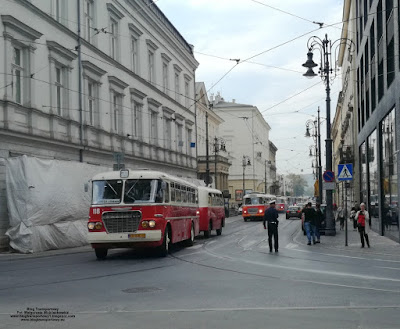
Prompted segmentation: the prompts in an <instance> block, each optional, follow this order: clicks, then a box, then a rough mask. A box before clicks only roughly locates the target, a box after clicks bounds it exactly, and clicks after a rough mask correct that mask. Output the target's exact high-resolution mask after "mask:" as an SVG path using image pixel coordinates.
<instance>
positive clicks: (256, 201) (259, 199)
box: [242, 192, 275, 222]
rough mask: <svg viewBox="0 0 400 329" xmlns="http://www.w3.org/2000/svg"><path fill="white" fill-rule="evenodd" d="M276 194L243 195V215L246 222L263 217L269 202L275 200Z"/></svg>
mask: <svg viewBox="0 0 400 329" xmlns="http://www.w3.org/2000/svg"><path fill="white" fill-rule="evenodd" d="M274 197H275V196H274V195H271V194H264V193H256V192H255V193H250V194H246V195H245V196H244V197H243V204H242V216H243V219H244V221H245V222H247V221H248V220H252V219H260V220H261V219H263V217H264V212H265V210H267V209H268V207H269V202H270V201H272V200H275V198H274Z"/></svg>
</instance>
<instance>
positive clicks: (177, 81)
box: [175, 72, 180, 102]
mask: <svg viewBox="0 0 400 329" xmlns="http://www.w3.org/2000/svg"><path fill="white" fill-rule="evenodd" d="M179 87H180V86H179V73H178V72H175V100H176V101H178V102H179V94H180V88H179Z"/></svg>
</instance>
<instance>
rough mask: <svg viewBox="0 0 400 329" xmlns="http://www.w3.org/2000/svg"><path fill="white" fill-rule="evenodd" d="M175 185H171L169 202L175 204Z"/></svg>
mask: <svg viewBox="0 0 400 329" xmlns="http://www.w3.org/2000/svg"><path fill="white" fill-rule="evenodd" d="M175 201H176V199H175V183H171V202H175Z"/></svg>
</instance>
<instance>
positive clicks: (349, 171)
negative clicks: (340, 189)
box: [337, 163, 353, 181]
mask: <svg viewBox="0 0 400 329" xmlns="http://www.w3.org/2000/svg"><path fill="white" fill-rule="evenodd" d="M338 173H339V175H338V176H337V177H338V180H339V181H346V180H353V164H352V163H345V164H340V165H338Z"/></svg>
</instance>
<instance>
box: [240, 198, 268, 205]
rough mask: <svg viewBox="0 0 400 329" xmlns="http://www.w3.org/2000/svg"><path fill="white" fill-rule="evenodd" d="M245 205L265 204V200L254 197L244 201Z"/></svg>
mask: <svg viewBox="0 0 400 329" xmlns="http://www.w3.org/2000/svg"><path fill="white" fill-rule="evenodd" d="M244 204H245V205H249V204H253V205H254V204H264V199H263V198H262V197H252V198H245V199H244Z"/></svg>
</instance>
